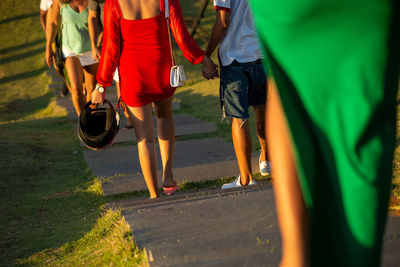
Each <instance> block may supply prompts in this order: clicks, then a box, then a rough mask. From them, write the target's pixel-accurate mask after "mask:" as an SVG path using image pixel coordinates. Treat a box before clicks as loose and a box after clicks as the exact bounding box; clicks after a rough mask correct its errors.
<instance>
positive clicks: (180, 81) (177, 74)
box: [165, 0, 186, 87]
mask: <svg viewBox="0 0 400 267" xmlns="http://www.w3.org/2000/svg"><path fill="white" fill-rule="evenodd" d="M165 19H166V20H167V30H168V37H169V48H170V51H171V61H172V67H171V71H170V76H169V83H170V85H171V87H180V86H184V85H185V81H186V75H185V70H184V69H183V65H175V59H174V55H173V51H172V41H171V33H170V29H169V4H168V0H165Z"/></svg>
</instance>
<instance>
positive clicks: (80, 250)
mask: <svg viewBox="0 0 400 267" xmlns="http://www.w3.org/2000/svg"><path fill="white" fill-rule="evenodd" d="M132 255H134V256H133V257H132ZM18 263H21V264H28V265H39V266H43V265H51V266H138V265H145V263H146V259H145V258H144V254H143V253H141V252H140V251H138V249H137V248H136V246H134V242H133V239H132V235H131V231H130V229H129V226H128V224H127V223H126V222H125V219H124V218H123V217H122V215H121V212H120V211H116V210H107V211H106V212H105V214H104V215H103V216H102V217H100V219H98V220H97V222H96V224H95V225H94V227H93V228H92V229H91V231H90V232H88V233H87V234H85V235H84V236H83V237H82V238H80V239H79V240H77V241H75V242H72V243H66V244H64V245H63V246H61V247H60V248H57V249H47V250H45V251H42V252H40V253H38V254H35V255H32V256H30V257H29V258H27V259H24V260H20V261H18Z"/></svg>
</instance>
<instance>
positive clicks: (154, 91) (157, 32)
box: [97, 0, 204, 107]
mask: <svg viewBox="0 0 400 267" xmlns="http://www.w3.org/2000/svg"><path fill="white" fill-rule="evenodd" d="M169 8H170V28H171V30H172V33H173V36H174V37H175V40H176V42H177V43H178V45H179V47H180V48H181V49H182V51H183V54H184V56H185V58H186V59H187V60H188V61H189V62H190V63H192V64H198V63H200V62H201V61H202V60H203V57H204V51H203V50H201V49H200V48H199V46H198V45H197V43H196V42H195V41H194V40H193V38H192V37H191V36H190V34H189V32H188V31H187V29H186V27H185V23H184V21H183V16H182V11H181V7H180V4H179V1H178V0H170V3H169ZM160 10H161V12H160V15H158V16H156V17H152V18H147V19H140V20H129V19H124V18H123V16H122V12H121V7H120V5H119V2H118V0H106V3H105V7H104V35H103V48H102V51H101V59H100V64H99V67H98V70H97V82H98V83H99V84H100V85H102V86H104V87H108V86H110V85H111V83H112V80H113V75H114V72H115V69H116V67H118V70H119V80H120V86H121V100H122V101H124V102H125V103H126V104H127V105H128V106H131V107H141V106H144V105H146V104H149V103H151V102H155V101H159V100H162V99H164V98H167V97H170V96H171V95H173V94H174V92H175V88H173V87H171V86H170V82H169V80H170V78H169V76H170V69H171V66H172V62H171V52H170V46H169V39H168V31H167V21H166V19H165V6H164V0H161V1H160Z"/></svg>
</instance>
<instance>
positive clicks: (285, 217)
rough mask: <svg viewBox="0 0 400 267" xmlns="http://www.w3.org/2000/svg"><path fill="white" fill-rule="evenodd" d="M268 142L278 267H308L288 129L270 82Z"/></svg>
mask: <svg viewBox="0 0 400 267" xmlns="http://www.w3.org/2000/svg"><path fill="white" fill-rule="evenodd" d="M268 85H269V93H270V95H269V101H268V104H267V114H266V119H267V126H266V128H267V131H266V133H267V142H268V149H269V153H270V159H271V163H272V164H273V166H274V168H273V177H275V179H274V180H273V185H274V192H275V202H276V209H277V213H278V219H279V225H280V229H281V236H282V260H281V263H280V266H281V267H287V266H290V267H305V266H308V260H309V259H308V242H309V241H308V240H309V236H308V226H309V224H308V213H307V208H306V205H305V203H304V199H303V195H302V192H301V188H300V183H299V180H298V176H297V172H296V168H295V161H294V155H293V150H292V144H291V139H290V134H289V129H288V126H287V124H286V119H285V115H284V112H283V109H282V105H281V102H280V99H279V95H278V93H277V90H276V88H275V83H274V82H273V81H272V82H269V83H268Z"/></svg>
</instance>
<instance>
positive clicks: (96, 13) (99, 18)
mask: <svg viewBox="0 0 400 267" xmlns="http://www.w3.org/2000/svg"><path fill="white" fill-rule="evenodd" d="M104 3H105V0H89V23H88V27H89V35H90V41H91V44H92V56H93V59H95V60H97V61H98V60H100V55H101V47H102V42H103V31H102V29H103V24H104ZM113 79H114V81H115V86H116V87H117V97H118V99H120V97H121V87H120V84H119V73H118V68H117V69H116V70H115V73H114V77H113ZM120 105H121V108H122V111H123V113H124V115H125V118H126V122H125V126H124V128H123V129H131V128H133V122H132V120H131V116H130V114H129V111H128V109H127V107H126V105H125V103H124V102H122V101H121V102H120Z"/></svg>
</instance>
